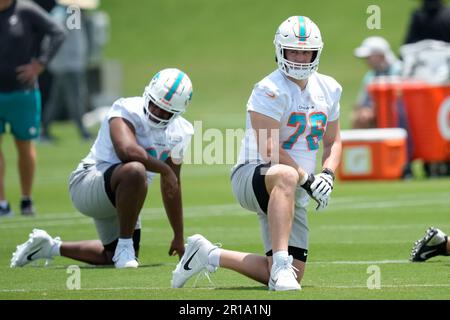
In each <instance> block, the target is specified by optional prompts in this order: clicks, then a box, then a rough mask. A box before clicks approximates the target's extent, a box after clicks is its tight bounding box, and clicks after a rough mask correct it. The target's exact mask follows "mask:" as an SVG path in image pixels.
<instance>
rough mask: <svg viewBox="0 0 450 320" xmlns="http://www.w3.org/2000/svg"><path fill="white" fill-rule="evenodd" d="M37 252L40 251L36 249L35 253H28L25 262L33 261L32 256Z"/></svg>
mask: <svg viewBox="0 0 450 320" xmlns="http://www.w3.org/2000/svg"><path fill="white" fill-rule="evenodd" d="M39 251H41V248H39V249H37V250H36V251H35V252H32V253H30V254H29V255H27V260H28V261H33V256H34V255H35V254H36V253H38V252H39Z"/></svg>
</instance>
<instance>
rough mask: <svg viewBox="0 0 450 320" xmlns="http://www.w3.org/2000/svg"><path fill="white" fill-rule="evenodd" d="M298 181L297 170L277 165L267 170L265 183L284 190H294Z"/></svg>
mask: <svg viewBox="0 0 450 320" xmlns="http://www.w3.org/2000/svg"><path fill="white" fill-rule="evenodd" d="M298 180H299V175H298V172H297V170H295V169H294V168H292V167H290V166H286V165H283V164H277V165H275V166H273V167H271V168H270V169H269V171H268V172H267V176H266V181H268V182H269V184H270V185H272V186H275V185H277V186H281V187H285V188H290V189H292V188H294V189H295V188H296V186H297V183H298Z"/></svg>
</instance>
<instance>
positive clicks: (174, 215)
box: [161, 186, 184, 238]
mask: <svg viewBox="0 0 450 320" xmlns="http://www.w3.org/2000/svg"><path fill="white" fill-rule="evenodd" d="M161 194H162V198H163V203H164V208H165V210H166V214H167V218H168V219H169V223H170V226H171V227H172V230H173V233H174V237H175V238H178V237H180V238H183V236H184V235H183V206H182V200H181V186H179V188H178V190H177V191H176V192H175V193H173V194H169V193H168V192H166V191H165V190H164V188H161Z"/></svg>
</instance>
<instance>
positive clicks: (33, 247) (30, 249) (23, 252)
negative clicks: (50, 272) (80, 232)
mask: <svg viewBox="0 0 450 320" xmlns="http://www.w3.org/2000/svg"><path fill="white" fill-rule="evenodd" d="M60 244H61V239H60V238H59V237H56V238H52V237H50V236H49V234H48V233H47V232H46V231H44V230H40V229H33V232H32V233H30V236H29V238H28V241H27V242H25V243H23V244H21V245H19V246H17V249H16V251H15V252H14V253H13V255H12V258H11V265H10V267H11V268H16V267H23V266H24V265H26V264H28V263H30V262H32V261H35V260H37V259H52V258H53V257H52V248H53V246H55V245H60Z"/></svg>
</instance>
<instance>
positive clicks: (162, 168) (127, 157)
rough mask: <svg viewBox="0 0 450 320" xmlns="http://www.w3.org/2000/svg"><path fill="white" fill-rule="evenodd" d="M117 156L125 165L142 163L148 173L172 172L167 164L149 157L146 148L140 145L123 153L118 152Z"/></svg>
mask: <svg viewBox="0 0 450 320" xmlns="http://www.w3.org/2000/svg"><path fill="white" fill-rule="evenodd" d="M117 155H118V157H119V159H120V160H121V161H122V162H124V163H127V162H132V161H137V162H140V163H142V164H143V165H144V166H145V169H146V170H147V171H151V172H156V173H165V172H167V171H168V170H171V169H170V167H169V166H168V165H167V164H166V163H165V162H163V161H161V160H158V159H155V158H153V157H152V156H150V155H148V154H147V152H146V151H145V150H144V148H142V147H140V146H138V145H136V146H131V147H128V148H125V149H124V150H123V151H120V150H118V151H117Z"/></svg>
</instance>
